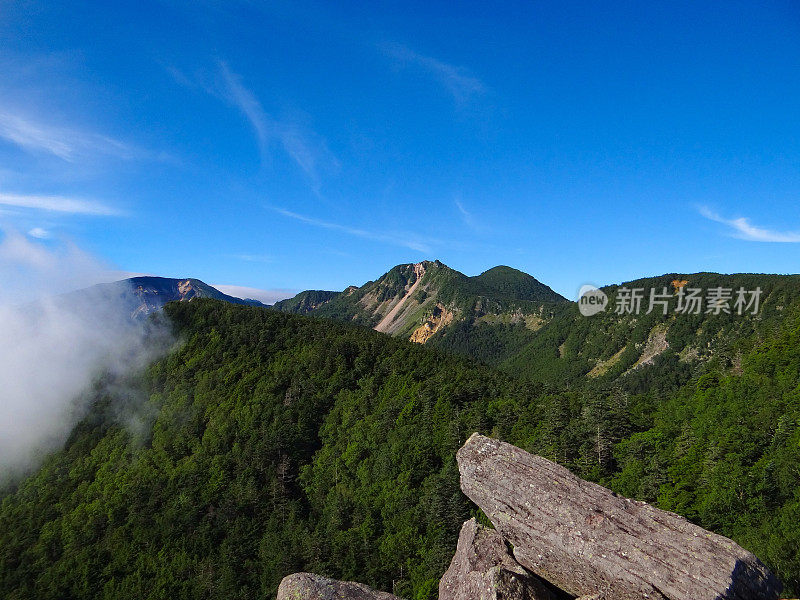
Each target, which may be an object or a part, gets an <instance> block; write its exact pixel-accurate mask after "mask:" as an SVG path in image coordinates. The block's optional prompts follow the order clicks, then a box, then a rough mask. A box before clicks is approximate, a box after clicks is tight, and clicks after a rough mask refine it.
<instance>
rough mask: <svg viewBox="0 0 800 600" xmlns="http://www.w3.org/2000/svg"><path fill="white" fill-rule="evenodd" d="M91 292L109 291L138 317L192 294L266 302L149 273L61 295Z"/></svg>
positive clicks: (194, 281) (256, 303)
mask: <svg viewBox="0 0 800 600" xmlns="http://www.w3.org/2000/svg"><path fill="white" fill-rule="evenodd" d="M93 294H98V295H101V296H102V295H106V294H110V295H111V297H113V298H114V299H119V300H121V301H122V303H123V306H125V307H126V309H128V310H130V313H131V316H132V317H133V318H141V317H144V316H147V315H149V314H151V313H153V312H155V311H158V310H161V308H162V307H163V306H164V305H165V304H166V303H167V302H174V301H177V302H185V301H188V300H192V299H193V298H213V299H216V300H224V301H225V302H230V303H231V304H244V305H248V306H265V305H264V304H262V303H261V302H259V301H258V300H243V299H241V298H236V297H234V296H229V295H228V294H223V293H222V292H220V291H219V290H218V289H216V288H214V287H211V286H210V285H208V284H207V283H204V282H202V281H200V280H199V279H193V278H187V279H173V278H170V277H152V276H143V277H131V278H129V279H123V280H121V281H115V282H112V283H101V284H99V285H96V286H92V287H91V288H88V289H86V290H78V291H76V292H71V293H70V294H66V295H65V296H64V297H65V298H66V299H69V298H70V297H72V298H74V297H76V296H84V297H85V296H91V295H93Z"/></svg>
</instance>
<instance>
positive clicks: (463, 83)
mask: <svg viewBox="0 0 800 600" xmlns="http://www.w3.org/2000/svg"><path fill="white" fill-rule="evenodd" d="M382 48H383V51H384V52H385V53H386V54H387V55H388V56H390V57H391V58H393V59H394V60H395V61H397V62H398V63H400V64H403V65H407V64H412V65H416V66H418V67H420V68H422V69H423V70H425V71H427V72H428V73H430V74H431V75H432V76H433V77H434V78H435V79H436V80H437V81H438V82H439V83H440V84H441V85H443V86H444V87H445V88H446V89H447V91H449V92H450V93H451V94H452V95H453V98H454V99H455V101H456V102H458V103H463V102H466V101H467V100H469V99H470V98H471V97H473V96H475V95H477V94H482V93H483V92H485V91H486V86H485V85H484V84H483V82H482V81H481V80H480V79H478V78H477V77H475V76H473V75H471V74H470V73H469V71H467V69H465V68H463V67H458V66H455V65H451V64H449V63H446V62H443V61H441V60H439V59H436V58H433V57H430V56H425V55H423V54H419V53H418V52H414V51H413V50H411V49H410V48H408V47H406V46H403V45H402V44H394V43H388V44H383V45H382Z"/></svg>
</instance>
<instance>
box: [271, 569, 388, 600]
mask: <svg viewBox="0 0 800 600" xmlns="http://www.w3.org/2000/svg"><path fill="white" fill-rule="evenodd" d="M277 600H400V598H398V597H397V596H393V595H392V594H388V593H386V592H378V591H376V590H373V589H372V588H370V587H367V586H366V585H363V584H361V583H354V582H351V581H336V580H335V579H328V578H327V577H321V576H319V575H314V574H312V573H295V574H294V575H287V576H286V577H284V578H283V580H282V581H281V584H280V586H278V598H277Z"/></svg>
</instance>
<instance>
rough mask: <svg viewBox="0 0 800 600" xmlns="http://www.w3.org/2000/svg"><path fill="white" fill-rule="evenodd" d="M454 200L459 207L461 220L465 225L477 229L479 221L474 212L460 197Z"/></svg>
mask: <svg viewBox="0 0 800 600" xmlns="http://www.w3.org/2000/svg"><path fill="white" fill-rule="evenodd" d="M453 202H454V203H455V205H456V208H457V209H458V214H459V215H461V220H462V221H463V222H464V225H466V226H467V227H469V228H470V229H474V230H477V229H478V223H477V221H476V220H475V217H474V216H473V214H472V213H471V212H470V211H468V210H467V209H466V207H465V206H464V204H463V203H462V202H461V200H459V199H458V198H456V199H455V200H453Z"/></svg>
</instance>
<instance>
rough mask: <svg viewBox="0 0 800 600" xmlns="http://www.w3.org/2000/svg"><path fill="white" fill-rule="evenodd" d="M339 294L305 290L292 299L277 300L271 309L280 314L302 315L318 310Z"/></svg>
mask: <svg viewBox="0 0 800 600" xmlns="http://www.w3.org/2000/svg"><path fill="white" fill-rule="evenodd" d="M341 293H342V292H330V291H326V290H307V291H305V292H300V293H299V294H297V295H296V296H295V297H294V298H287V299H286V300H279V301H278V302H276V303H275V304H273V305H272V307H273V308H275V309H277V310H280V311H281V312H288V313H293V314H296V315H304V314H307V313H310V312H312V311H314V310H316V309H318V308H319V307H320V306H322V305H323V304H327V303H328V302H330V301H331V300H333V299H334V298H336V296H338V295H339V294H341Z"/></svg>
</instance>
